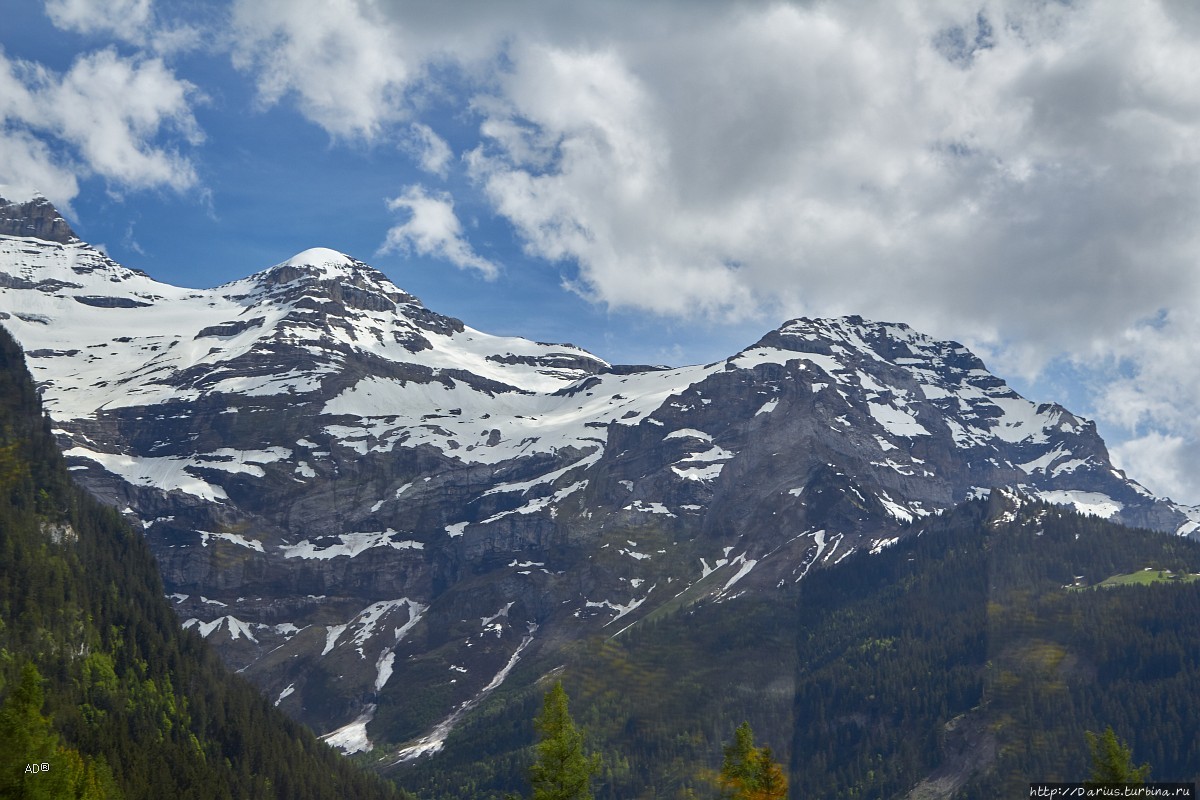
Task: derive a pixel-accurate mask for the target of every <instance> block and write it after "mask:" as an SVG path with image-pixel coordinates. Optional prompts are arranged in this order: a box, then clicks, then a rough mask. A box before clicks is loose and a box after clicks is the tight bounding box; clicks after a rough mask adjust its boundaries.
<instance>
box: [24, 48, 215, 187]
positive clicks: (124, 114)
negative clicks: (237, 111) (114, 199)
mask: <svg viewBox="0 0 1200 800" xmlns="http://www.w3.org/2000/svg"><path fill="white" fill-rule="evenodd" d="M195 97H196V90H195V87H194V86H193V85H192V84H190V83H188V82H187V81H184V80H181V79H179V78H177V77H176V76H175V75H174V73H173V72H172V71H171V70H170V69H168V68H167V67H166V66H165V65H164V64H163V62H162V61H161V60H159V59H139V58H125V57H122V56H120V55H118V54H117V53H116V52H115V51H114V50H102V51H99V52H95V53H90V54H86V55H83V56H81V57H79V58H78V59H76V61H75V63H74V64H73V65H72V66H71V68H70V70H68V71H67V73H66V74H64V75H59V74H56V73H54V72H52V71H50V70H48V69H46V68H44V67H42V66H41V65H38V64H33V63H30V62H24V61H15V60H10V59H8V58H6V57H5V56H4V54H3V53H0V125H2V127H0V155H2V156H3V157H0V182H8V183H21V184H27V185H33V186H36V187H37V188H38V189H40V191H42V192H43V193H44V194H46V196H47V197H49V198H50V199H51V200H52V201H54V202H55V203H61V204H63V205H64V207H66V206H67V204H68V203H69V202H70V200H71V199H72V198H73V197H74V196H75V194H76V193H77V192H78V183H77V179H78V178H79V177H83V176H87V175H93V174H94V175H99V176H101V177H103V178H105V179H107V180H109V181H111V182H112V183H114V184H115V185H116V186H119V187H128V188H133V189H141V188H153V187H168V188H172V189H176V190H184V189H188V188H190V187H192V186H194V185H195V184H196V183H197V180H198V179H197V175H196V171H195V167H194V166H193V164H192V162H191V160H190V159H189V158H188V157H187V156H184V155H181V154H180V153H179V152H178V151H177V150H176V149H174V148H173V147H171V146H170V145H167V144H164V143H162V140H163V139H164V138H173V137H178V138H179V139H181V140H182V143H186V144H189V145H196V144H199V143H200V142H201V141H202V140H203V136H202V134H201V132H200V130H199V127H198V125H197V124H196V120H195V118H194V117H193V115H192V111H191V103H192V102H193V101H194V99H195Z"/></svg>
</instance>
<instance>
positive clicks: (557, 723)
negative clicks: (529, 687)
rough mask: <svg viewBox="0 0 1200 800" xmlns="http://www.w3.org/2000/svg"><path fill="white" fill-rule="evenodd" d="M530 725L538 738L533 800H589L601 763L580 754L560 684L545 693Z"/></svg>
mask: <svg viewBox="0 0 1200 800" xmlns="http://www.w3.org/2000/svg"><path fill="white" fill-rule="evenodd" d="M533 724H534V727H535V728H536V729H537V732H538V735H539V736H540V737H541V740H540V741H539V742H538V744H537V761H536V762H535V763H534V765H533V767H532V769H531V770H530V782H531V783H532V784H533V800H592V790H591V780H592V775H594V774H595V773H596V772H597V771H598V770H599V769H600V759H599V757H598V756H593V757H591V758H588V757H587V756H585V755H584V754H583V734H582V733H580V731H579V729H578V728H577V727H575V721H574V720H573V719H571V714H570V712H569V711H568V710H567V693H566V691H565V690H564V689H563V686H562V682H561V681H557V682H555V684H554V686H552V687H551V689H550V691H548V692H547V693H546V697H545V700H544V701H543V703H542V711H541V713H540V714H538V716H537V718H536V719H534V723H533Z"/></svg>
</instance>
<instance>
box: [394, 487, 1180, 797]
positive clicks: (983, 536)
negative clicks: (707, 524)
mask: <svg viewBox="0 0 1200 800" xmlns="http://www.w3.org/2000/svg"><path fill="white" fill-rule="evenodd" d="M919 533H920V535H919V536H913V537H911V538H908V539H906V540H902V541H901V542H900V543H898V544H896V545H895V546H893V547H891V548H888V549H885V550H884V551H883V552H882V553H880V554H878V555H868V554H865V553H863V554H861V555H855V556H852V557H850V558H848V559H846V560H844V561H843V562H842V563H841V564H840V565H838V566H837V567H836V568H833V569H827V570H819V571H815V572H814V573H813V574H812V575H811V576H809V577H808V578H806V579H805V580H804V581H802V582H800V584H798V585H796V586H795V587H793V589H792V590H790V591H789V592H787V593H785V594H783V595H781V596H780V597H776V598H769V597H761V596H759V597H755V596H746V597H741V598H734V599H731V600H727V601H725V602H720V603H703V604H697V605H692V606H681V607H679V608H676V609H674V610H673V611H670V612H669V613H664V614H658V615H655V616H654V617H652V618H650V619H648V620H647V621H644V622H641V623H639V624H637V625H635V626H634V627H633V628H631V629H630V630H628V631H627V632H625V633H623V634H621V635H620V636H617V637H614V638H610V639H607V640H594V641H592V642H591V643H589V644H586V645H580V646H579V647H578V649H577V650H576V651H575V652H574V653H573V655H572V657H571V659H570V660H569V661H568V662H566V663H565V664H564V663H563V662H562V661H561V660H560V661H559V662H558V663H557V664H549V663H545V664H534V663H531V664H530V665H528V667H527V669H528V670H530V672H531V673H533V672H534V671H535V670H540V671H541V672H542V673H543V674H545V673H551V672H553V674H554V675H556V676H558V677H561V679H562V680H563V682H564V685H565V686H566V688H567V690H568V692H569V693H570V695H571V697H572V709H573V711H574V713H575V715H576V718H577V719H578V720H579V721H580V723H581V725H582V726H583V728H584V729H585V732H586V733H587V735H588V737H589V741H588V746H589V748H590V749H591V750H592V751H596V752H600V753H602V754H603V758H604V763H603V767H602V769H601V772H600V779H598V780H597V781H596V786H595V788H596V797H597V798H629V797H689V796H695V797H715V796H716V794H717V792H716V785H715V782H714V781H715V777H716V775H715V770H717V769H719V768H720V764H721V746H722V744H723V743H726V742H727V741H728V740H729V739H730V737H731V736H732V733H733V729H734V728H735V727H736V726H737V725H738V723H739V722H741V721H742V720H744V719H747V720H749V721H750V722H751V724H752V725H753V728H754V731H755V733H756V736H757V738H758V740H759V741H761V742H763V743H765V744H768V745H770V746H771V747H773V748H774V751H775V754H776V756H777V757H779V758H781V759H782V760H783V761H784V762H785V764H788V765H789V766H790V775H789V780H790V782H791V786H792V795H793V796H795V797H820V798H851V797H854V798H893V797H906V796H910V797H913V798H935V797H956V798H980V800H982V799H983V798H995V797H1016V796H1018V795H1019V794H1020V793H1021V791H1020V790H1022V789H1023V790H1025V791H1027V790H1028V784H1029V782H1030V781H1031V780H1063V781H1068V780H1081V779H1083V778H1085V777H1086V776H1087V774H1088V758H1089V753H1088V747H1087V741H1086V737H1085V734H1084V731H1085V730H1092V731H1102V730H1103V729H1104V728H1105V726H1108V725H1111V726H1112V727H1113V728H1114V730H1115V731H1116V732H1117V734H1118V735H1119V736H1120V737H1121V738H1122V739H1123V740H1125V741H1127V742H1128V743H1129V744H1130V745H1132V748H1133V754H1134V757H1135V758H1136V759H1138V762H1139V763H1140V762H1141V761H1148V762H1149V763H1150V764H1151V765H1152V767H1153V771H1152V773H1151V777H1152V778H1153V779H1156V780H1195V779H1196V778H1197V777H1200V742H1197V740H1196V738H1195V737H1194V736H1193V735H1192V733H1191V728H1189V724H1188V722H1187V720H1189V719H1196V718H1200V629H1198V628H1197V626H1196V624H1195V621H1196V619H1198V618H1200V584H1198V583H1195V582H1186V581H1184V580H1182V579H1178V578H1172V576H1182V575H1185V574H1187V573H1195V572H1197V571H1198V570H1200V547H1198V546H1197V545H1196V544H1194V543H1193V542H1190V541H1187V540H1183V539H1179V538H1176V537H1171V536H1164V535H1163V534H1160V533H1152V532H1147V531H1137V530H1131V529H1127V528H1122V527H1120V526H1117V525H1112V524H1109V523H1106V522H1104V521H1102V520H1098V519H1096V518H1091V517H1084V516H1081V515H1078V514H1075V513H1073V512H1068V511H1066V510H1064V509H1061V508H1059V507H1054V506H1048V505H1043V504H1038V503H1034V502H1029V501H1027V500H1023V499H1021V498H1019V497H1015V496H1012V495H1008V494H1006V493H1000V492H997V493H995V495H994V496H993V498H992V499H991V500H990V501H988V500H984V501H976V502H971V503H968V504H965V505H963V506H961V507H959V508H958V509H956V510H955V511H953V512H951V513H949V514H946V515H944V516H942V517H940V518H937V519H934V520H932V521H930V522H929V523H927V524H926V525H925V527H924V528H923V529H922V530H921V531H920V532H919ZM1145 567H1151V568H1152V569H1151V571H1150V573H1148V575H1149V576H1151V577H1153V578H1154V579H1155V580H1154V581H1153V582H1151V583H1148V585H1132V586H1117V587H1113V588H1106V587H1093V585H1094V584H1097V583H1099V582H1100V581H1102V580H1103V579H1105V578H1108V577H1110V576H1113V575H1120V574H1127V573H1133V572H1142V571H1143V570H1144V568H1145ZM1160 573H1161V578H1160ZM1076 584H1078V586H1076ZM560 667H561V669H559V668H560ZM521 683H522V682H521V681H519V680H518V681H514V685H521ZM537 701H538V696H537V693H536V692H520V691H512V692H508V693H506V692H504V691H500V692H498V693H497V695H496V696H495V697H494V698H492V700H491V701H489V702H488V703H486V704H485V705H484V707H483V708H482V709H481V710H480V713H479V715H478V716H476V717H475V718H474V719H470V720H468V721H467V722H466V723H464V725H463V726H462V727H461V728H460V729H459V730H458V731H457V732H456V733H454V734H452V735H451V737H450V738H449V740H448V741H447V751H446V752H445V753H444V754H443V755H441V756H439V757H437V758H435V759H433V760H431V761H430V762H428V763H425V764H420V765H417V766H415V767H411V766H410V767H404V768H399V769H398V770H397V773H396V777H397V779H398V780H399V782H400V783H401V784H402V785H404V786H406V787H408V788H412V789H415V790H418V791H419V792H420V793H422V794H423V795H425V796H430V797H439V798H450V797H457V796H473V797H485V796H497V797H498V796H500V795H501V794H502V793H503V792H504V791H507V790H510V789H518V788H520V786H521V785H522V775H521V770H522V768H523V767H524V765H526V764H528V763H529V760H530V757H531V756H530V751H529V749H528V747H529V745H530V743H531V742H532V741H533V732H532V729H531V727H530V725H529V723H528V720H530V719H531V718H532V716H533V714H534V713H535V711H536V707H537V706H536V704H537Z"/></svg>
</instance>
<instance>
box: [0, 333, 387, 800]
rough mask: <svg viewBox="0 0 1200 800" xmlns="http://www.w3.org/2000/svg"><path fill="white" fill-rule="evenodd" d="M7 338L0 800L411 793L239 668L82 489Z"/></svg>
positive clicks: (0, 391) (1, 352)
mask: <svg viewBox="0 0 1200 800" xmlns="http://www.w3.org/2000/svg"><path fill="white" fill-rule="evenodd" d="M49 427H50V426H49V421H48V420H47V419H46V418H45V417H43V415H42V411H41V407H40V403H39V401H38V397H37V393H36V391H35V390H34V387H33V385H32V382H31V381H30V379H29V376H28V373H27V372H26V371H25V367H24V360H23V357H22V354H21V350H20V348H19V347H18V346H17V345H16V344H15V343H14V342H13V341H12V339H11V338H10V337H9V336H8V334H7V333H5V332H0V743H2V745H0V797H4V798H42V797H45V798H54V799H55V800H58V799H59V798H81V799H82V798H88V799H89V800H90V799H91V798H125V799H126V800H134V799H135V798H145V800H162V798H178V799H179V800H184V799H185V798H186V799H188V800H191V799H192V798H194V799H195V800H201V798H204V799H205V800H208V799H209V798H211V799H212V800H217V799H218V798H230V799H232V798H239V800H240V799H241V798H331V799H332V798H350V797H353V798H380V800H383V798H398V797H401V796H402V793H401V792H399V791H398V790H396V789H395V788H394V787H392V786H390V785H389V784H387V783H386V782H384V781H382V780H381V779H379V778H377V777H376V776H374V775H371V774H368V773H366V772H364V771H362V770H360V769H358V768H357V767H356V766H355V765H354V764H352V763H351V762H350V761H348V760H346V759H344V758H343V757H341V756H340V755H339V754H337V753H336V752H334V751H333V750H331V749H330V748H328V747H326V746H325V745H324V744H322V743H320V742H319V741H317V739H316V738H315V737H314V736H313V735H312V733H311V732H309V731H308V730H307V729H305V728H304V727H303V726H301V725H299V724H296V723H294V722H292V721H290V720H288V719H287V718H286V717H285V716H284V715H283V714H281V713H279V712H278V711H277V710H276V709H274V708H273V707H271V705H270V703H269V702H268V701H267V700H266V699H265V698H263V697H262V696H261V695H260V694H259V693H258V691H257V690H256V689H255V688H254V687H252V686H251V685H250V684H249V683H247V682H245V681H243V680H241V679H240V678H238V677H237V676H234V675H232V674H230V673H229V672H228V671H227V670H226V669H225V668H224V667H223V666H222V664H221V663H220V661H219V660H218V658H217V657H216V655H215V654H213V653H212V652H211V651H210V650H209V648H208V647H207V646H206V645H205V643H204V641H203V640H202V639H201V638H200V637H199V636H198V635H196V634H195V633H192V632H188V631H184V630H182V629H181V628H180V627H179V620H178V619H177V618H176V616H175V614H174V612H173V611H172V610H171V608H170V607H169V605H168V603H167V601H166V600H165V599H164V597H163V588H162V584H161V581H160V580H159V577H158V573H157V571H156V568H155V565H154V561H153V559H152V557H151V555H150V552H149V550H148V548H147V547H146V545H145V543H144V542H143V540H142V538H141V536H140V535H139V534H137V533H135V532H134V531H133V530H132V529H130V528H129V526H128V525H126V524H125V523H124V522H123V521H122V520H121V519H120V517H119V516H118V514H117V513H116V512H115V511H114V510H112V509H110V508H107V507H105V506H103V505H101V504H100V503H98V502H96V501H95V500H93V499H92V498H91V497H89V496H87V495H85V494H84V493H83V492H82V491H80V490H78V489H76V488H74V487H73V486H72V485H71V482H70V479H69V476H68V472H67V470H66V467H65V465H64V464H63V461H62V458H61V456H60V455H59V453H58V450H57V448H56V447H55V443H54V440H53V438H52V436H51V434H50V430H49Z"/></svg>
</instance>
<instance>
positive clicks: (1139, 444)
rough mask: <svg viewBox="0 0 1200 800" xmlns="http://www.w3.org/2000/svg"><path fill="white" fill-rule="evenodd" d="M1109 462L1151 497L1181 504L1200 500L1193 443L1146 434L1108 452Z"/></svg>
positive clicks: (1198, 454)
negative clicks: (1151, 493) (1133, 480)
mask: <svg viewBox="0 0 1200 800" xmlns="http://www.w3.org/2000/svg"><path fill="white" fill-rule="evenodd" d="M1112 457H1113V462H1114V463H1115V464H1117V466H1118V467H1119V468H1120V469H1122V470H1124V471H1125V473H1126V474H1127V475H1129V476H1131V477H1133V478H1134V479H1135V480H1137V481H1138V482H1139V483H1141V484H1142V485H1144V486H1145V487H1146V488H1148V489H1150V490H1151V491H1152V492H1154V493H1155V494H1158V495H1161V496H1163V497H1170V498H1173V499H1176V500H1180V501H1182V502H1185V503H1186V502H1193V503H1194V502H1195V500H1196V498H1200V480H1197V479H1196V477H1195V475H1196V469H1195V465H1196V464H1197V463H1198V462H1200V445H1198V444H1197V443H1196V441H1195V440H1194V439H1193V440H1188V439H1185V438H1184V437H1182V436H1175V435H1169V434H1162V433H1148V434H1146V435H1144V436H1139V437H1138V438H1136V439H1130V440H1128V441H1125V442H1122V443H1121V444H1120V445H1118V446H1117V447H1114V448H1113V449H1112Z"/></svg>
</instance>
